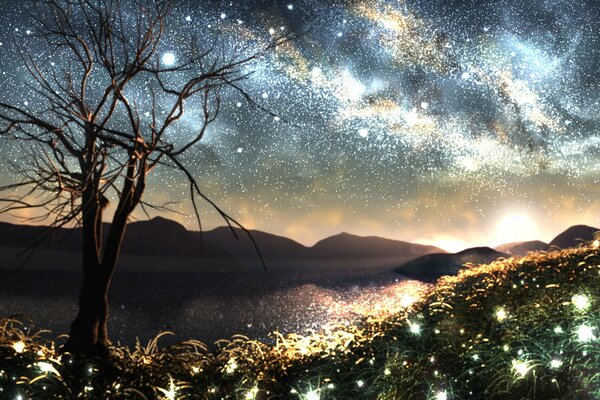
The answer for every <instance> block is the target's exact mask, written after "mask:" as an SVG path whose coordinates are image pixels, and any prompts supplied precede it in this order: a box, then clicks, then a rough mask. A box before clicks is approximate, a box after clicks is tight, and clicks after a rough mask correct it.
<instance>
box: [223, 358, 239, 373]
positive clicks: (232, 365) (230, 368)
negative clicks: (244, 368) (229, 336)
mask: <svg viewBox="0 0 600 400" xmlns="http://www.w3.org/2000/svg"><path fill="white" fill-rule="evenodd" d="M237 367H238V365H237V363H236V362H235V358H230V359H229V361H227V365H226V366H225V373H226V374H233V373H234V372H235V370H236V369H237Z"/></svg>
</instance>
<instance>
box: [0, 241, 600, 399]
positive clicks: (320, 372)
mask: <svg viewBox="0 0 600 400" xmlns="http://www.w3.org/2000/svg"><path fill="white" fill-rule="evenodd" d="M598 244H599V243H598V242H595V243H592V244H590V245H588V246H585V247H580V248H578V249H569V250H563V251H560V252H553V253H548V254H546V253H538V254H531V255H529V256H527V257H526V258H521V259H509V260H504V261H497V262H495V263H492V264H489V265H482V266H473V267H470V268H467V269H465V270H462V271H461V272H460V273H459V275H458V276H455V277H443V278H441V279H440V280H439V281H438V282H437V283H436V285H435V286H434V287H433V288H432V289H431V290H430V291H429V292H428V293H426V294H425V295H424V296H423V297H422V299H421V300H419V301H418V302H416V303H414V304H413V305H412V306H411V307H410V308H407V309H405V310H404V311H400V312H399V313H397V314H395V315H393V316H392V317H387V318H385V319H382V318H379V317H371V318H366V319H363V320H361V321H358V322H357V323H356V324H354V325H350V326H342V327H338V328H335V329H331V330H330V331H328V332H321V333H315V334H314V335H310V336H297V335H288V336H285V337H284V336H281V335H278V334H274V335H273V337H272V339H273V342H272V343H269V344H266V343H260V342H256V341H252V340H250V339H248V338H244V337H233V338H231V339H229V340H224V341H221V342H219V343H218V345H219V350H218V351H216V352H213V353H211V352H208V351H207V350H206V349H205V346H204V345H203V344H202V343H200V342H195V341H189V342H184V343H180V344H178V345H175V346H170V347H166V348H158V344H157V341H158V339H159V338H157V339H156V340H155V341H153V342H151V343H149V344H148V345H147V346H142V345H138V346H137V347H135V348H127V347H119V346H115V347H114V348H113V349H112V357H111V359H110V360H109V361H100V360H78V359H75V358H66V357H63V358H62V359H61V358H60V356H59V355H57V353H56V347H57V346H58V344H57V343H60V342H62V341H63V340H64V338H58V339H57V340H56V341H52V340H49V339H47V337H48V336H47V334H44V333H41V334H31V333H30V331H31V329H25V327H26V325H27V324H25V323H24V322H21V321H15V320H11V319H5V320H4V321H2V322H0V398H7V399H18V398H21V399H25V398H33V399H38V398H39V399H45V398H56V399H58V398H61V399H75V398H106V399H155V398H158V399H248V400H250V399H265V400H266V399H300V400H323V399H338V400H341V399H386V400H396V399H423V400H426V399H433V400H450V399H598V398H600V339H599V337H600V251H599V250H598ZM398 301H400V299H398ZM3 396H4V397H3ZM19 396H21V397H19Z"/></svg>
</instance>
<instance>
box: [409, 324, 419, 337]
mask: <svg viewBox="0 0 600 400" xmlns="http://www.w3.org/2000/svg"><path fill="white" fill-rule="evenodd" d="M408 325H409V328H408V329H409V330H410V333H413V334H415V335H420V334H421V325H419V324H418V323H416V322H410V321H408Z"/></svg>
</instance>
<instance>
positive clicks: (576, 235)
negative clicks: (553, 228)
mask: <svg viewBox="0 0 600 400" xmlns="http://www.w3.org/2000/svg"><path fill="white" fill-rule="evenodd" d="M598 230H599V229H598V228H594V227H592V226H587V225H574V226H571V227H570V228H568V229H567V230H565V231H564V232H562V233H560V234H558V235H557V236H556V237H555V238H554V239H552V241H551V242H550V246H555V247H558V248H561V249H566V248H569V247H575V246H579V245H580V244H582V243H585V242H587V241H590V240H593V239H594V234H595V233H596V232H598Z"/></svg>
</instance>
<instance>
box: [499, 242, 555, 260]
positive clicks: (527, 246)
mask: <svg viewBox="0 0 600 400" xmlns="http://www.w3.org/2000/svg"><path fill="white" fill-rule="evenodd" d="M549 249H550V246H549V245H548V243H545V242H542V241H541V240H530V241H527V242H512V243H505V244H502V245H500V246H496V247H495V248H494V250H496V251H499V252H500V253H508V254H510V255H513V256H517V257H522V256H526V255H527V253H529V252H532V251H547V250H549Z"/></svg>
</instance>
